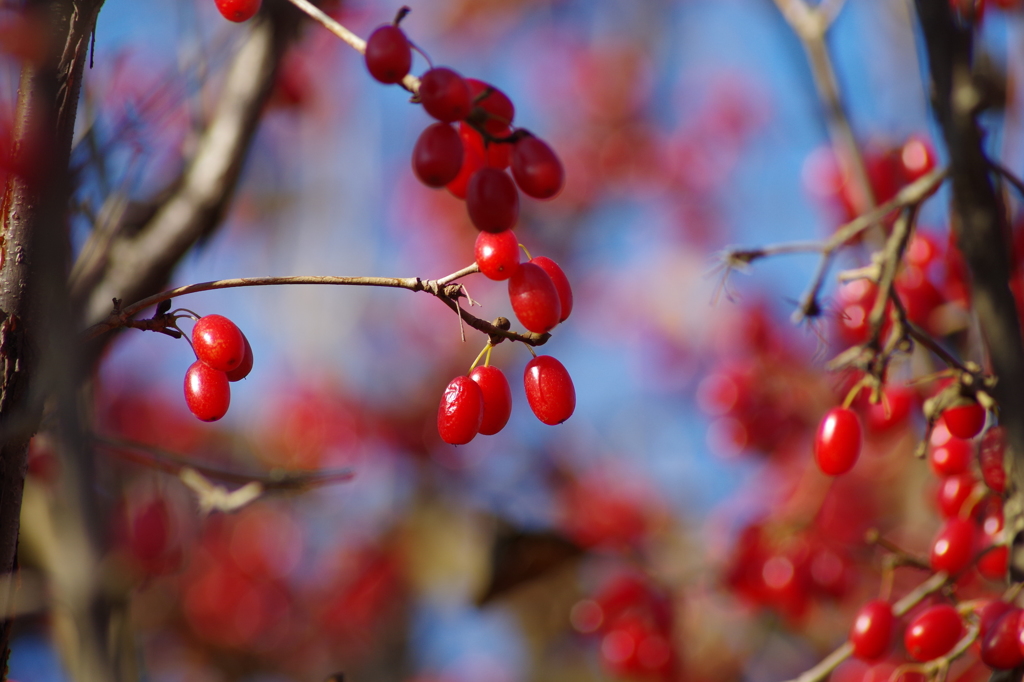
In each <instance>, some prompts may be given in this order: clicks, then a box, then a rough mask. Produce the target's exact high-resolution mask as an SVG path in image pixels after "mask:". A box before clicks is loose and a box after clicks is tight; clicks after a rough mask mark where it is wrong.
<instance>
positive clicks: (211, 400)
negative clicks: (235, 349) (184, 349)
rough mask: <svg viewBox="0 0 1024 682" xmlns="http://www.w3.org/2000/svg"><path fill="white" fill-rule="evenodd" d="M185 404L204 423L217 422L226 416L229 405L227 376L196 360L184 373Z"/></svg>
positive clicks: (229, 387)
mask: <svg viewBox="0 0 1024 682" xmlns="http://www.w3.org/2000/svg"><path fill="white" fill-rule="evenodd" d="M185 403H186V404H187V405H188V409H189V410H191V411H192V414H194V415H195V416H196V417H198V418H199V419H201V420H203V421H204V422H215V421H217V420H218V419H220V418H221V417H223V416H224V415H225V414H227V411H228V406H229V405H230V404H231V384H229V383H228V377H227V375H226V374H224V372H221V371H219V370H216V369H213V368H212V367H210V366H209V365H207V364H206V363H205V362H202V361H200V360H196V361H195V362H193V363H192V366H191V367H189V368H188V371H187V372H185Z"/></svg>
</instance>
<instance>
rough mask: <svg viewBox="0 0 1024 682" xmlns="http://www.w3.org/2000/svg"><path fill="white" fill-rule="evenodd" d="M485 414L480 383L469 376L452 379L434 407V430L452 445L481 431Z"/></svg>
mask: <svg viewBox="0 0 1024 682" xmlns="http://www.w3.org/2000/svg"><path fill="white" fill-rule="evenodd" d="M483 416H484V397H483V394H482V393H481V392H480V387H479V386H478V385H477V383H476V382H475V381H473V380H472V379H470V378H469V377H468V376H459V377H455V378H454V379H452V381H451V383H450V384H448V387H447V388H446V389H444V395H442V396H441V404H440V405H439V406H438V408H437V432H438V433H439V434H441V440H443V441H444V442H445V443H450V444H451V445H464V444H466V443H468V442H469V441H471V440H473V438H474V437H475V436H476V434H477V433H479V431H480V423H481V421H482V420H483Z"/></svg>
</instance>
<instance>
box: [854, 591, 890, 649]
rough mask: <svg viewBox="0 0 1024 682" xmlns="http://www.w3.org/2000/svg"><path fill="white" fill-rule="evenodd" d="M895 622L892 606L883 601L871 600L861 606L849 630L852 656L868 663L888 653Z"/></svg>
mask: <svg viewBox="0 0 1024 682" xmlns="http://www.w3.org/2000/svg"><path fill="white" fill-rule="evenodd" d="M895 621H896V618H895V617H894V616H893V615H892V606H891V605H890V604H889V602H887V601H885V600H883V599H872V600H871V601H869V602H868V603H867V604H865V605H864V606H862V607H861V608H860V611H858V612H857V618H856V619H855V620H854V621H853V627H852V628H851V629H850V644H852V645H853V655H854V656H856V657H857V658H860V659H863V660H866V661H870V660H873V659H876V658H879V657H881V656H882V655H883V654H885V653H886V652H888V651H889V644H890V642H891V640H892V626H893V623H895Z"/></svg>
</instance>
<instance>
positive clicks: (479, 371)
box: [469, 365, 512, 436]
mask: <svg viewBox="0 0 1024 682" xmlns="http://www.w3.org/2000/svg"><path fill="white" fill-rule="evenodd" d="M469 378H470V379H472V380H473V381H475V382H476V384H477V386H479V387H480V394H481V395H482V396H483V399H484V414H483V418H482V419H481V421H480V433H481V434H483V435H485V436H493V435H494V434H496V433H498V432H499V431H501V430H502V429H503V428H505V424H507V423H508V418H509V416H510V415H511V414H512V389H511V388H509V385H508V379H506V378H505V374H504V372H502V371H501V370H500V369H498V368H497V367H491V366H489V365H488V366H485V367H476V368H475V369H474V370H473V371H472V372H470V373H469Z"/></svg>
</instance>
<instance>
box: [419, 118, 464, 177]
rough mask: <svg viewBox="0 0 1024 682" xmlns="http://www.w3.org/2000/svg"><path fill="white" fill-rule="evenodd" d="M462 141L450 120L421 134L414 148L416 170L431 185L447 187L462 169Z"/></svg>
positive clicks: (432, 126)
mask: <svg viewBox="0 0 1024 682" xmlns="http://www.w3.org/2000/svg"><path fill="white" fill-rule="evenodd" d="M462 157H463V149H462V140H461V139H459V134H458V133H457V132H456V131H455V128H452V127H451V126H450V125H448V124H447V123H433V124H431V125H429V126H427V127H426V129H424V131H423V132H422V133H420V136H419V139H417V140H416V146H415V147H413V150H412V170H413V172H414V173H416V177H417V178H419V179H420V182H422V183H423V184H424V185H426V186H427V187H444V186H445V185H447V184H448V183H450V182H452V181H453V180H455V178H456V177H458V175H459V170H460V169H461V168H462Z"/></svg>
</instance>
